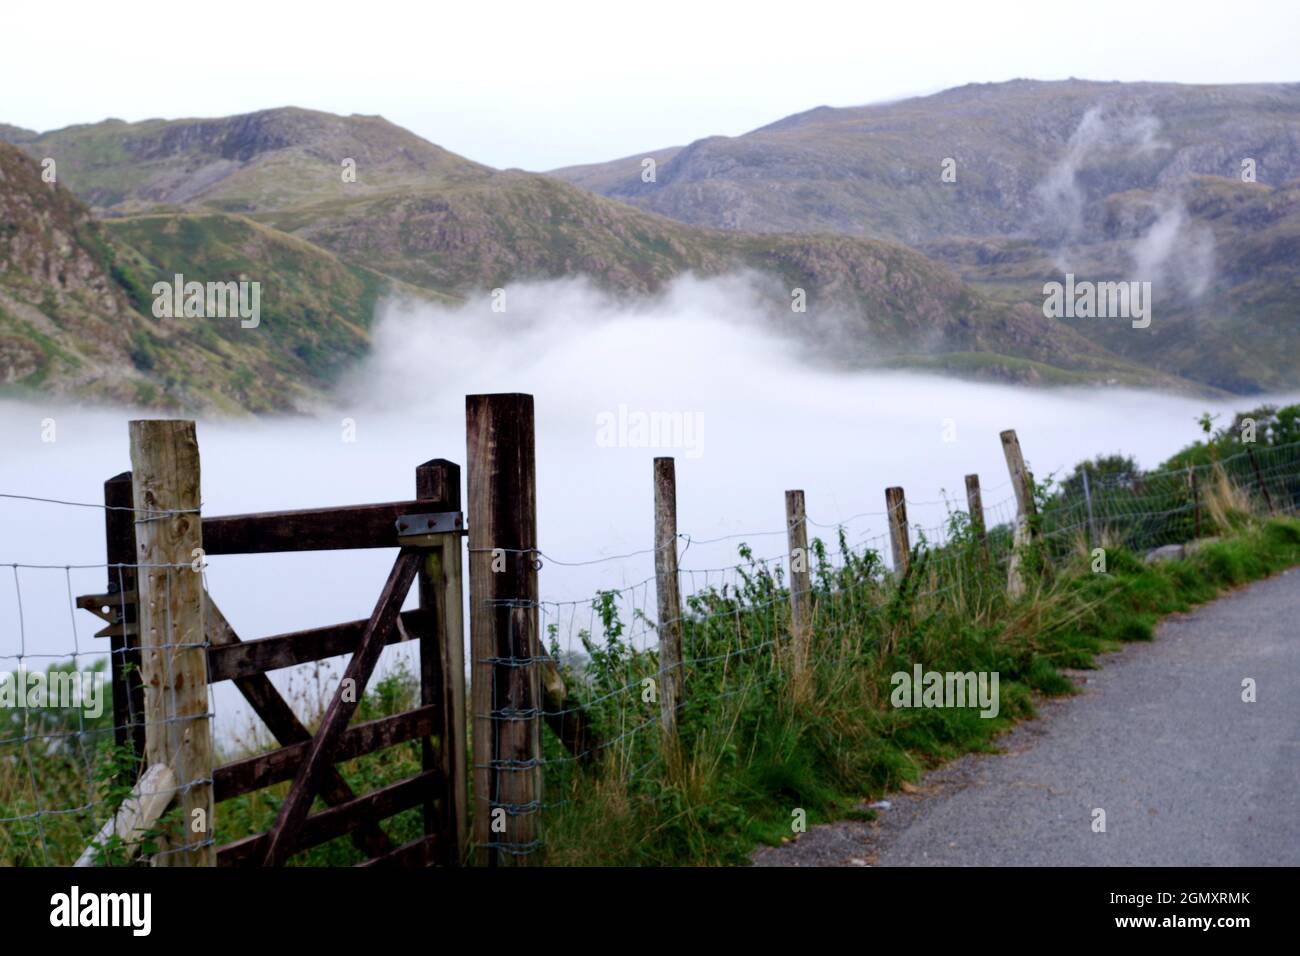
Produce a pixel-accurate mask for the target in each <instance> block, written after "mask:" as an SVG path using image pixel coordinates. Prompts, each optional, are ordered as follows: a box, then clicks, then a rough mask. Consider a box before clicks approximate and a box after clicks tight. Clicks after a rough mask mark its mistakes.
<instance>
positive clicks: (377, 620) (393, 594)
mask: <svg viewBox="0 0 1300 956" xmlns="http://www.w3.org/2000/svg"><path fill="white" fill-rule="evenodd" d="M420 561H421V556H420V553H419V552H418V551H412V550H409V549H406V548H403V549H402V551H401V552H400V553H399V554H398V556H397V561H396V562H395V563H394V564H393V570H392V571H391V572H390V573H389V575H388V581H387V583H385V584H384V590H383V593H381V594H380V595H379V601H378V602H377V603H376V604H375V610H374V613H373V614H372V615H371V616H370V623H369V624H367V625H366V630H365V633H364V634H362V635H361V641H360V643H358V644H357V649H356V651H355V652H354V653H353V655H352V659H351V660H350V661H348V666H347V670H345V671H344V672H343V679H342V680H341V681H340V682H339V686H338V688H337V689H336V690H335V691H334V697H333V699H332V700H330V704H329V707H328V708H326V710H325V716H324V717H323V718H321V724H320V729H319V730H318V731H317V732H316V736H315V737H313V738H312V743H311V749H310V750H308V752H307V757H306V759H304V760H303V762H302V766H301V767H299V768H298V776H297V777H295V778H294V781H293V786H292V787H290V789H289V795H288V796H287V797H285V800H284V804H283V805H282V806H281V807H280V815H279V816H278V817H277V818H276V821H275V826H273V827H272V828H271V830H270V831H269V832H268V833H267V841H266V856H265V857H264V859H263V860H262V865H263V866H282V865H283V864H284V861H285V860H286V859H287V858H288V857H289V854H290V853H292V852H293V849H294V845H295V843H296V842H297V839H298V833H299V831H300V830H301V829H302V825H303V823H304V821H306V819H307V814H308V813H309V812H310V811H311V804H312V800H313V799H314V798H315V796H316V794H317V792H318V791H319V790H320V788H321V784H322V783H323V781H324V780H325V776H326V774H327V773H328V772H329V771H330V770H332V769H333V764H332V763H331V762H330V755H331V754H332V753H333V752H334V749H335V748H336V747H337V746H338V742H339V738H340V737H342V736H343V732H344V731H345V730H347V726H348V721H350V720H351V719H352V715H353V714H354V713H355V712H356V709H357V706H358V705H359V703H360V698H361V694H362V691H363V690H364V689H365V686H366V683H367V682H368V681H369V680H370V675H371V674H372V673H373V672H374V669H375V665H376V664H377V663H379V655H380V654H381V653H382V652H383V649H384V638H385V637H386V636H387V634H388V632H389V631H390V630H392V628H393V627H394V626H395V625H396V623H397V615H398V614H399V613H400V612H401V610H402V602H403V601H404V600H405V599H406V594H407V592H408V591H409V590H410V589H411V584H412V582H413V581H414V580H415V575H416V573H417V572H418V571H419V568H420ZM348 690H350V691H351V693H350V694H345V692H346V691H348ZM349 697H350V698H351V699H348V698H349Z"/></svg>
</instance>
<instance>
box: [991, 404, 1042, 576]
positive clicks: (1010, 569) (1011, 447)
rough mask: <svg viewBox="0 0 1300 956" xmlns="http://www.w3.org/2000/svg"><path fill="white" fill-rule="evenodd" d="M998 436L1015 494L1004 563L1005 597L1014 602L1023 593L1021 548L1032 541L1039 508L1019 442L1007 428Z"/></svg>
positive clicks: (1014, 432) (1011, 429) (1013, 431)
mask: <svg viewBox="0 0 1300 956" xmlns="http://www.w3.org/2000/svg"><path fill="white" fill-rule="evenodd" d="M999 437H1001V439H1002V454H1003V455H1004V456H1005V457H1006V459H1007V471H1008V472H1010V474H1011V486H1012V487H1013V488H1014V489H1015V492H1016V530H1015V537H1014V541H1013V544H1014V550H1013V551H1012V553H1011V559H1010V561H1008V562H1007V594H1008V595H1010V596H1011V597H1012V598H1013V599H1015V598H1018V597H1020V596H1021V595H1023V594H1024V593H1025V580H1024V575H1023V574H1022V573H1021V569H1020V565H1021V561H1022V556H1021V549H1022V548H1024V547H1026V546H1027V545H1029V543H1030V542H1031V541H1032V540H1033V536H1034V524H1033V518H1034V516H1035V515H1036V514H1037V513H1038V508H1037V506H1036V505H1035V504H1034V485H1033V477H1032V476H1031V475H1030V474H1029V469H1027V468H1026V467H1025V458H1024V455H1022V454H1021V452H1020V439H1019V438H1017V437H1016V431H1015V429H1014V428H1009V429H1007V430H1006V431H1004V432H1002V433H1001V435H1000V436H999Z"/></svg>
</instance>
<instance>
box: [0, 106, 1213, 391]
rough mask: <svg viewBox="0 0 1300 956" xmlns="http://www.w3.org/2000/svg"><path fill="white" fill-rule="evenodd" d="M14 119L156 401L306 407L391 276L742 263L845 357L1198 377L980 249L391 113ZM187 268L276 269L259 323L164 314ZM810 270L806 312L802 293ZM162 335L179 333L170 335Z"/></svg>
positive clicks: (774, 302)
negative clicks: (547, 161)
mask: <svg viewBox="0 0 1300 956" xmlns="http://www.w3.org/2000/svg"><path fill="white" fill-rule="evenodd" d="M3 132H4V131H0V133H3ZM9 135H10V137H11V138H13V139H15V140H17V141H18V142H17V145H18V146H19V148H20V149H22V150H24V151H26V153H27V154H28V155H29V156H30V157H31V158H32V159H33V160H36V159H41V158H45V157H49V158H53V159H54V160H55V161H56V163H57V169H58V178H59V183H60V188H61V187H62V186H63V185H66V186H67V187H68V188H69V189H71V190H72V191H73V192H74V193H76V194H77V195H78V196H79V198H80V199H81V200H83V201H84V202H86V203H88V204H90V205H92V206H93V209H94V211H95V212H97V213H98V215H99V216H100V217H101V219H102V222H103V225H104V229H102V230H101V234H102V235H103V236H104V238H105V243H106V246H107V248H108V249H109V251H110V253H111V256H112V259H113V262H114V263H115V269H116V271H115V272H112V271H110V273H109V274H110V277H116V279H115V281H116V284H117V288H118V292H117V293H115V294H117V295H119V296H122V295H125V296H126V297H127V298H126V301H128V302H130V303H131V304H132V306H133V314H132V315H131V316H129V317H128V318H129V322H127V323H125V325H126V326H128V327H129V328H130V331H129V338H130V341H131V347H130V349H129V350H128V354H129V356H130V357H131V368H130V369H128V370H125V371H124V372H123V374H124V375H127V376H128V377H132V378H141V377H143V380H144V381H145V382H146V383H148V384H149V385H152V386H153V387H154V388H157V389H159V391H158V393H157V400H158V401H176V402H185V403H197V404H200V405H202V404H216V405H218V406H220V407H223V408H235V409H241V410H253V411H259V410H266V409H271V408H294V407H300V406H301V405H302V404H304V403H305V402H309V401H311V400H312V399H313V398H314V397H316V396H318V395H320V394H322V393H323V392H325V391H327V390H328V389H329V387H330V385H331V383H332V382H333V381H334V379H335V378H336V376H337V375H338V374H339V373H340V372H341V371H342V370H343V369H344V368H345V367H346V366H347V365H348V364H349V363H350V362H352V361H353V360H354V359H356V358H357V357H359V356H360V355H361V354H363V353H364V352H365V350H366V349H367V348H368V346H369V339H368V331H367V329H368V326H369V324H370V322H371V321H372V319H373V314H374V305H375V303H376V302H377V301H378V299H379V297H381V296H382V295H383V294H385V293H386V292H390V291H394V290H396V291H399V292H400V293H402V294H406V295H415V296H425V297H430V298H441V299H443V300H446V299H449V298H458V297H464V296H468V295H474V294H479V293H481V292H483V291H484V290H487V289H491V288H494V287H496V286H500V285H504V284H506V283H508V282H518V281H522V280H527V279H545V278H560V277H563V278H571V277H574V276H585V277H588V278H590V279H591V280H593V281H594V282H596V283H597V284H599V285H601V286H602V287H604V288H606V289H608V290H611V291H613V292H615V293H618V294H621V295H627V296H636V295H645V294H653V293H655V292H657V291H658V290H660V289H661V288H663V286H664V285H665V283H667V282H669V281H670V280H672V279H673V278H675V277H677V276H681V275H684V274H687V273H692V274H696V275H703V276H710V275H721V274H724V273H732V272H736V271H746V272H750V273H753V274H754V275H755V276H756V288H758V289H759V294H758V299H757V301H756V303H755V304H754V316H755V321H756V322H759V321H762V322H771V323H774V324H777V325H779V326H781V327H783V328H786V329H789V330H790V331H792V332H794V333H796V334H798V335H801V336H803V338H804V340H805V341H806V342H807V343H808V344H809V345H810V346H811V348H812V349H813V350H814V351H817V352H820V353H821V354H822V355H823V356H824V357H825V358H826V359H827V360H830V361H833V362H835V363H838V364H843V365H852V366H866V365H873V364H887V365H892V366H923V367H927V368H939V369H944V370H948V371H952V372H956V373H960V374H969V375H977V376H983V377H994V378H997V379H999V380H1011V381H1031V382H1073V383H1124V384H1142V383H1146V384H1155V385H1161V386H1166V387H1174V388H1191V387H1194V385H1193V382H1194V380H1195V376H1194V375H1189V376H1186V377H1180V376H1179V375H1176V374H1164V373H1158V372H1153V371H1152V370H1151V368H1150V363H1149V362H1147V361H1144V360H1136V359H1133V358H1131V357H1129V356H1128V355H1127V354H1125V353H1124V348H1125V343H1124V342H1123V341H1122V340H1121V341H1119V343H1118V347H1117V348H1112V347H1110V346H1108V345H1106V344H1105V343H1102V342H1100V341H1097V340H1095V339H1091V338H1089V337H1088V336H1086V335H1085V334H1081V332H1080V331H1078V330H1075V329H1072V328H1068V327H1066V326H1063V325H1062V324H1061V323H1058V322H1054V321H1052V320H1048V319H1045V318H1044V317H1043V315H1042V312H1041V308H1040V307H1038V306H1036V305H1034V304H1033V303H1027V302H1025V301H1024V299H1023V297H1012V298H1009V299H1008V298H1004V297H1001V296H1000V291H1001V290H999V289H995V288H990V289H988V290H986V291H980V290H979V289H978V288H977V287H976V285H974V284H972V283H971V282H966V281H963V279H962V277H961V276H960V275H958V273H957V271H954V270H963V269H964V267H965V266H964V261H963V260H962V257H961V256H960V255H948V254H946V253H944V252H943V251H942V250H929V251H928V252H925V251H920V250H917V249H913V248H908V247H907V246H905V245H903V244H900V243H898V242H896V241H891V240H882V239H873V238H864V237H861V236H829V235H821V236H816V235H806V234H798V233H796V232H791V233H773V232H771V231H770V230H764V231H761V232H758V233H740V232H736V231H733V230H727V229H716V228H701V227H699V226H694V225H689V224H685V223H680V222H676V221H673V220H672V219H669V218H665V217H663V216H660V215H656V214H654V213H649V212H646V211H643V210H640V209H637V208H635V207H634V206H631V205H628V204H626V203H624V202H621V201H616V200H613V199H609V198H605V197H602V196H599V195H596V194H593V193H591V192H588V191H586V190H584V189H581V188H578V187H577V186H574V185H571V184H569V183H566V182H562V181H560V180H559V179H557V178H555V177H548V176H543V175H540V174H533V173H525V172H521V171H518V170H506V171H498V170H492V169H489V168H487V167H484V166H480V165H478V164H476V163H472V162H470V161H468V160H464V159H462V158H460V157H458V156H455V155H454V154H452V153H449V152H447V151H445V150H443V149H441V148H439V147H437V146H435V145H433V144H431V143H427V142H425V141H424V140H421V139H419V138H418V137H416V136H414V135H413V134H411V133H409V132H407V131H405V130H402V129H400V128H399V127H396V126H393V125H392V124H390V123H388V122H387V121H385V120H383V119H380V118H378V117H357V116H350V117H338V116H332V115H329V114H323V113H315V112H311V111H306V110H297V109H285V110H268V111H263V112H260V113H254V114H249V115H247V116H238V117H230V118H227V119H223V120H178V121H161V120H157V121H147V122H143V123H133V124H127V123H123V122H120V121H116V120H109V121H106V122H103V123H98V124H93V125H89V126H78V127H70V128H68V129H65V130H59V131H56V132H52V133H45V134H39V135H29V134H28V133H26V132H24V131H19V133H17V134H14V133H12V131H10V133H9ZM11 152H12V151H11ZM350 161H354V162H355V166H354V167H353V166H352V165H351V162H350ZM669 165H670V163H669ZM350 170H354V171H355V176H354V177H352V176H350V175H344V173H345V172H349V171H350ZM47 192H49V190H47ZM55 192H56V193H58V190H55ZM58 194H59V195H62V193H58ZM83 215H84V210H83ZM174 272H180V273H183V274H184V275H185V276H186V277H187V278H195V279H198V280H200V281H212V280H219V281H226V280H233V279H235V278H238V277H240V276H246V277H247V278H249V279H255V280H258V281H260V282H262V284H263V288H264V290H265V291H264V295H263V312H264V316H265V318H264V320H263V323H262V326H261V328H259V329H257V330H244V329H241V328H240V327H239V325H238V323H237V322H227V323H225V324H221V323H220V322H215V323H214V322H212V321H206V320H205V321H197V320H191V321H190V322H189V323H188V325H185V324H178V325H177V326H176V327H173V326H170V325H167V324H166V321H165V320H158V319H155V318H154V317H153V316H152V315H151V314H150V313H149V304H150V303H149V301H146V299H148V298H149V297H148V296H146V295H145V294H144V293H143V292H142V290H146V291H147V290H148V289H150V288H151V287H152V283H153V282H154V281H157V280H158V279H159V278H162V279H164V280H165V279H168V278H170V276H171V275H172V274H173V273H174ZM973 278H974V279H975V281H976V282H978V283H980V284H985V285H987V283H984V277H983V276H975V277H973ZM1022 278H1023V277H1022ZM795 288H800V289H803V290H805V292H806V295H807V301H808V311H807V313H792V311H791V309H790V302H791V293H792V290H794V289H795ZM141 321H143V325H140V322H141ZM160 323H161V327H160ZM120 334H127V333H120ZM168 335H178V336H180V337H181V340H182V341H183V342H184V343H185V344H184V347H183V348H176V349H172V348H160V347H159V346H158V337H159V336H168ZM173 353H175V354H173ZM236 356H237V358H236ZM24 378H30V376H24ZM1189 379H1190V380H1191V381H1189ZM67 381H68V383H69V387H73V388H78V389H80V388H82V386H81V385H76V384H74V383H72V380H71V379H68V380H67ZM27 384H33V383H32V382H30V381H28V382H27ZM146 397H148V396H147V395H146Z"/></svg>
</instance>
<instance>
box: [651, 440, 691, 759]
mask: <svg viewBox="0 0 1300 956" xmlns="http://www.w3.org/2000/svg"><path fill="white" fill-rule="evenodd" d="M654 483H655V592H656V594H657V595H658V599H659V703H660V711H661V713H662V716H663V728H664V732H665V733H666V734H667V735H668V736H669V738H670V739H671V738H673V737H675V736H676V733H677V708H678V706H679V705H680V703H681V699H682V678H683V676H684V675H683V674H682V594H681V582H680V580H679V578H678V575H677V468H676V465H675V463H674V461H673V459H671V458H656V459H655V461H654Z"/></svg>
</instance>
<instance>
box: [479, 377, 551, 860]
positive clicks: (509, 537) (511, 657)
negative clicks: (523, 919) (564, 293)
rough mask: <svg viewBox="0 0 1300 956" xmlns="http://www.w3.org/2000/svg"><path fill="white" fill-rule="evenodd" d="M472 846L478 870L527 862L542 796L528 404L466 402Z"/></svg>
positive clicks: (497, 399)
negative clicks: (472, 799) (472, 755)
mask: <svg viewBox="0 0 1300 956" xmlns="http://www.w3.org/2000/svg"><path fill="white" fill-rule="evenodd" d="M465 426H466V440H467V445H468V457H467V461H468V466H469V473H468V483H467V487H468V489H469V509H468V515H467V519H468V523H469V595H470V597H469V599H470V654H471V657H472V661H471V671H470V674H471V679H472V688H471V701H472V706H473V721H474V732H473V740H474V802H475V807H474V842H475V844H476V847H477V849H476V857H477V859H478V861H479V862H480V863H482V864H485V865H502V864H509V863H521V862H527V861H528V857H529V854H530V853H531V852H532V851H533V849H535V847H536V837H537V818H536V814H537V809H538V807H539V806H540V801H541V795H542V775H541V765H540V760H541V736H540V732H539V721H538V719H537V718H538V715H539V712H540V710H541V707H540V699H541V698H540V681H539V679H538V671H539V668H538V666H537V659H538V658H537V656H536V655H535V652H534V648H535V647H540V641H539V640H538V639H537V638H536V631H537V596H538V591H537V487H536V463H535V438H534V434H533V397H532V396H531V395H520V394H495V395H468V396H466V398H465Z"/></svg>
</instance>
